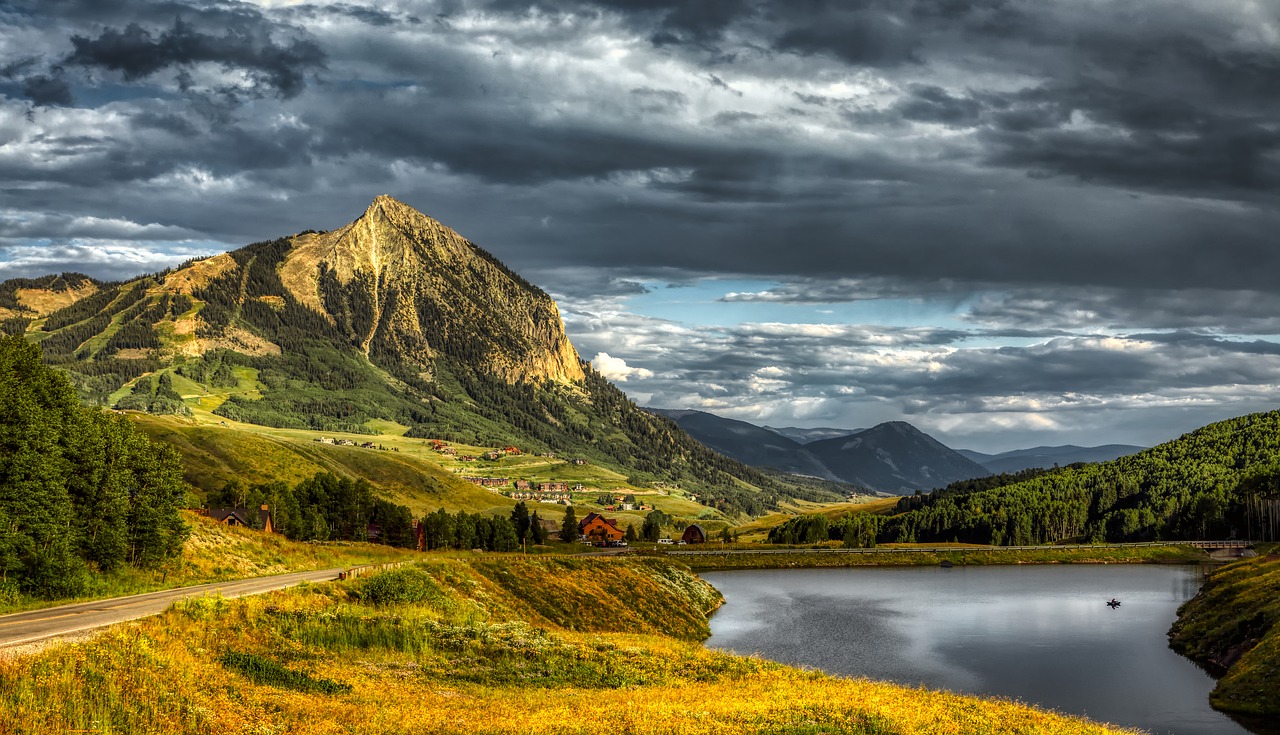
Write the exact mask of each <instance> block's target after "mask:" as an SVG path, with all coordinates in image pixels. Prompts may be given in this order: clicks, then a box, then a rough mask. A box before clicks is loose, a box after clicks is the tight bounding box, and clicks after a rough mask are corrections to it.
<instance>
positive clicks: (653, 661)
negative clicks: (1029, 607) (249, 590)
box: [0, 559, 1120, 735]
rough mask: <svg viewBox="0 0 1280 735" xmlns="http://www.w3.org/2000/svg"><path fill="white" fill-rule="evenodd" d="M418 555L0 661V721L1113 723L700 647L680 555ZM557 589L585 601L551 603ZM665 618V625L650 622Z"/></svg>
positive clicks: (274, 724) (1026, 728) (812, 729)
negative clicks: (406, 563) (399, 565)
mask: <svg viewBox="0 0 1280 735" xmlns="http://www.w3.org/2000/svg"><path fill="white" fill-rule="evenodd" d="M505 573H506V574H509V575H510V579H505V578H504V571H503V570H502V569H500V568H498V567H494V566H486V565H484V564H480V565H475V564H469V563H467V562H464V561H461V560H446V559H433V560H431V561H428V562H424V563H423V564H421V565H419V566H416V567H411V568H405V569H399V570H394V571H392V572H385V573H383V574H380V575H376V576H373V577H368V578H364V579H358V580H355V581H353V582H348V583H333V584H324V585H313V586H309V587H306V588H302V589H295V590H290V591H286V592H281V593H275V594H271V595H267V596H262V597H256V598H247V599H239V600H230V601H223V600H218V599H201V600H190V601H187V602H184V603H182V604H179V605H177V606H175V608H174V609H172V610H170V611H169V612H167V613H166V614H164V615H163V616H161V617H158V618H153V619H149V620H146V621H142V622H140V623H137V624H132V625H127V626H121V627H118V628H116V629H113V630H112V631H110V632H108V633H107V634H105V635H103V636H100V637H98V638H96V639H94V640H92V641H89V642H87V643H83V644H77V645H71V646H65V647H62V648H59V649H55V650H51V651H47V652H45V653H43V654H40V655H38V656H36V657H34V658H31V659H27V660H23V661H19V662H12V661H10V662H0V731H4V732H7V733H14V734H15V735H17V734H21V733H46V732H65V731H87V730H92V731H95V732H102V733H126V732H169V733H209V732H289V733H299V734H301V735H309V734H311V733H354V732H377V733H387V734H389V735H394V734H397V733H424V732H455V733H527V732H555V733H593V734H594V733H600V732H626V733H654V734H657V733H672V734H675V733H681V734H684V733H687V734H690V735H692V734H695V733H696V734H699V735H701V734H704V733H705V734H707V735H710V734H712V733H714V734H716V735H722V734H723V735H734V734H736V733H797V734H798V733H813V734H816V733H832V734H836V733H849V734H857V735H872V734H876V735H889V734H903V735H905V734H906V733H923V732H933V733H962V732H963V733H991V734H993V735H995V734H999V733H1043V734H1045V735H1056V734H1063V735H1066V734H1070V735H1103V734H1104V733H1116V732H1120V731H1118V730H1114V729H1109V728H1106V727H1104V726H1100V725H1096V724H1092V723H1089V722H1087V721H1084V720H1080V719H1074V718H1068V717H1063V716H1060V715H1054V714H1049V713H1045V712H1042V711H1038V710H1035V709H1032V708H1030V707H1026V706H1023V705H1019V704H1015V703H1012V702H1008V701H987V700H979V699H975V698H970V697H961V696H957V695H953V694H946V693H938V692H929V691H924V690H919V689H906V688H902V687H896V686H891V685H888V684H880V683H875V682H869V681H864V680H847V679H836V678H833V677H829V676H826V675H823V674H819V673H816V672H805V671H800V670H798V669H794V668H790V667H785V666H781V665H778V664H773V663H769V662H765V661H762V660H760V659H754V658H742V657H738V656H733V655H729V654H725V653H721V652H717V651H711V650H708V649H706V648H704V647H702V646H701V645H700V644H699V643H698V642H697V641H698V640H700V639H701V638H702V637H703V636H705V635H706V611H707V606H708V604H709V603H714V601H715V600H716V597H717V596H716V594H715V592H714V590H711V589H710V588H709V587H708V586H707V585H706V584H705V583H703V582H701V581H700V580H698V579H697V578H696V577H693V576H692V575H691V574H689V573H688V572H687V571H684V570H683V569H682V568H680V567H676V566H672V565H668V564H663V563H659V562H649V563H645V564H635V563H629V562H625V561H617V560H614V561H606V560H572V561H567V560H562V561H558V562H556V563H554V565H548V563H547V562H543V561H524V560H517V561H513V562H512V563H511V564H510V565H508V566H507V568H506V572H505ZM562 592H569V593H570V594H571V596H572V597H574V598H575V599H580V600H594V601H595V604H594V605H585V606H582V607H574V608H572V609H570V608H567V607H566V606H565V605H564V604H563V602H562V600H563V596H562V594H561V593H562ZM673 618H677V619H680V620H683V621H684V622H683V623H681V624H677V625H674V626H672V628H671V633H672V634H673V635H663V634H660V633H658V632H656V631H663V630H666V629H667V626H668V621H670V620H671V619H673Z"/></svg>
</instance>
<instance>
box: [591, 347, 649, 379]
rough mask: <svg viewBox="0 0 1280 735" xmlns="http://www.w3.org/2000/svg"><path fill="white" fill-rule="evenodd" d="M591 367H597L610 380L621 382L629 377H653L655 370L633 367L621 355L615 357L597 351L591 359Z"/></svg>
mask: <svg viewBox="0 0 1280 735" xmlns="http://www.w3.org/2000/svg"><path fill="white" fill-rule="evenodd" d="M591 367H593V368H595V369H596V372H598V373H600V374H601V375H603V376H604V377H606V378H608V379H609V380H616V381H618V382H619V383H625V382H627V378H630V377H633V376H634V377H637V378H640V379H644V378H652V377H653V371H652V370H646V369H645V368H639V367H631V366H630V365H628V364H627V361H626V360H624V359H622V358H621V357H613V356H611V355H610V354H609V353H608V352H600V353H597V354H596V356H595V357H593V358H592V359H591Z"/></svg>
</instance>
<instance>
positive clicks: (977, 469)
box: [649, 409, 991, 494]
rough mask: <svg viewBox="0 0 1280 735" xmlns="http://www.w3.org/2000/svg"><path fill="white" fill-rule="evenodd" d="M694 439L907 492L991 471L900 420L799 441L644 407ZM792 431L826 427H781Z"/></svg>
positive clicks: (706, 416)
mask: <svg viewBox="0 0 1280 735" xmlns="http://www.w3.org/2000/svg"><path fill="white" fill-rule="evenodd" d="M649 410H650V411H652V412H653V413H656V414H658V415H660V416H665V417H667V418H669V419H671V420H672V421H674V422H676V424H678V425H679V426H680V428H682V429H684V430H685V431H686V432H688V433H689V435H690V436H692V437H693V438H694V439H697V440H698V441H700V442H702V443H703V444H705V445H706V446H708V447H710V448H712V449H714V450H715V451H717V452H720V453H721V454H724V455H727V456H729V457H733V458H734V459H737V460H738V461H740V462H744V463H746V464H751V465H756V466H760V467H772V468H774V469H779V470H782V471H784V472H792V473H796V474H804V475H813V476H815V477H822V478H825V479H828V480H840V481H843V482H849V483H853V484H856V485H861V486H863V487H867V488H870V489H873V490H879V491H882V492H888V493H896V494H909V493H912V492H915V491H916V490H932V489H933V488H937V487H943V486H945V485H948V484H950V483H952V482H956V481H959V480H967V479H969V478H972V477H985V476H986V475H989V474H991V473H990V472H988V471H987V470H986V468H984V467H983V466H982V465H980V464H978V463H976V462H973V461H972V460H969V459H967V458H966V457H964V456H962V455H960V454H958V453H956V452H955V451H953V450H951V449H949V448H948V447H946V446H945V445H943V444H942V443H941V442H939V441H938V440H936V439H934V438H933V437H931V436H929V435H928V434H925V433H924V432H922V431H920V430H919V429H917V428H915V427H914V426H912V425H911V424H908V423H906V422H904V421H891V422H889V423H885V424H880V425H878V426H873V427H871V428H870V429H863V430H861V431H856V432H854V433H853V434H848V435H842V436H834V437H830V438H824V439H819V440H817V441H810V442H808V443H801V442H799V441H796V440H795V439H793V438H791V437H788V436H785V435H783V434H781V433H779V432H778V431H776V430H772V429H765V428H762V427H759V426H756V425H754V424H749V423H747V422H745V421H737V420H735V419H727V418H724V417H721V416H716V415H714V414H710V413H706V412H704V411H691V410H666V409H649ZM786 431H791V432H793V434H794V435H795V436H805V433H804V432H807V431H811V432H813V433H814V434H815V435H824V434H825V433H826V432H829V431H833V430H832V429H813V430H805V429H786Z"/></svg>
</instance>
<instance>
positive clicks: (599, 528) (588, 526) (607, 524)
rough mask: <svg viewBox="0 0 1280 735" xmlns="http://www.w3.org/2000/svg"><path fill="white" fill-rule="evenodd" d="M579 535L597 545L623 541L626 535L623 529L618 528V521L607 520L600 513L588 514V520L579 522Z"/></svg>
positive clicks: (584, 519)
mask: <svg viewBox="0 0 1280 735" xmlns="http://www.w3.org/2000/svg"><path fill="white" fill-rule="evenodd" d="M578 533H580V534H582V535H583V536H586V537H587V538H589V539H591V540H592V541H594V542H596V543H604V542H606V541H621V540H622V538H623V536H625V535H626V534H624V533H623V532H622V529H620V528H618V521H617V520H615V519H613V518H605V517H604V516H602V515H600V514H599V513H588V514H587V516H586V518H583V519H582V520H581V521H579V522H578Z"/></svg>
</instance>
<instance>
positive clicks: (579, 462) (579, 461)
mask: <svg viewBox="0 0 1280 735" xmlns="http://www.w3.org/2000/svg"><path fill="white" fill-rule="evenodd" d="M569 464H577V465H582V464H587V460H585V459H582V458H581V457H575V458H573V459H571V460H569Z"/></svg>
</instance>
